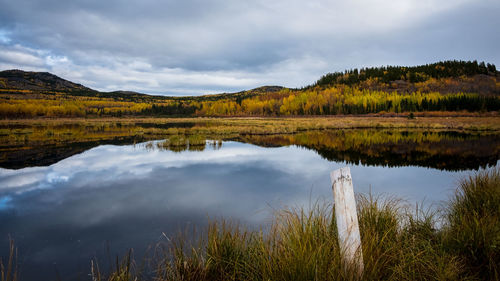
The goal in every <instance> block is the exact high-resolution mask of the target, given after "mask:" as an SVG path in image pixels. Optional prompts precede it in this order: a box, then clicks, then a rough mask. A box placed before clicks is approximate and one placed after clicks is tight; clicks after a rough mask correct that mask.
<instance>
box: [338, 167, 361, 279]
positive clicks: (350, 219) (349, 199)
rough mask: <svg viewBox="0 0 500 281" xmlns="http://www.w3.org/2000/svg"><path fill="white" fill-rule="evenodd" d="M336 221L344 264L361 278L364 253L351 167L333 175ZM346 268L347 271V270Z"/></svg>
mask: <svg viewBox="0 0 500 281" xmlns="http://www.w3.org/2000/svg"><path fill="white" fill-rule="evenodd" d="M330 176H331V179H332V189H333V198H334V201H335V219H336V221H337V229H338V235H339V246H340V250H341V253H342V254H343V262H344V265H345V266H346V267H347V268H350V269H355V270H356V271H357V272H358V274H359V277H361V275H362V274H363V267H364V265H363V252H362V250H361V236H360V234H359V223H358V215H357V212H356V201H355V199H354V190H353V187H352V178H351V171H350V170H349V167H345V168H342V169H339V170H335V171H333V172H332V173H331V174H330ZM347 268H346V269H347Z"/></svg>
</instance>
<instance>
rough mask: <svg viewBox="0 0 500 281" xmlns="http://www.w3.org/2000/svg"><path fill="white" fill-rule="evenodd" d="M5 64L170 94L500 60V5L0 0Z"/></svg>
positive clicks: (450, 0) (0, 49) (475, 0)
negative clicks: (368, 69) (373, 69)
mask: <svg viewBox="0 0 500 281" xmlns="http://www.w3.org/2000/svg"><path fill="white" fill-rule="evenodd" d="M0 7H1V9H0V70H5V69H12V68H18V69H23V70H31V71H49V72H52V73H54V74H56V75H58V76H61V77H63V78H65V79H68V80H71V81H74V82H78V83H81V84H84V85H86V86H88V87H91V88H94V89H97V90H103V91H114V90H133V91H140V92H144V93H150V94H162V95H200V94H207V93H218V92H233V91H239V90H245V89H250V88H254V87H258V86H262V85H282V86H287V87H301V86H305V85H308V84H311V83H313V82H314V81H315V80H317V79H318V78H319V77H320V76H321V75H322V74H324V73H327V72H332V71H342V70H344V69H346V68H354V67H358V68H359V67H363V66H380V65H388V64H390V65H416V64H424V63H430V62H435V61H438V60H447V59H463V60H473V59H477V60H480V61H483V60H484V61H487V62H490V63H494V64H496V65H499V64H500V51H499V46H500V31H499V26H500V17H499V15H500V1H498V0H397V1H387V0H354V1H340V0H308V1H302V0H286V1H285V0H273V1H267V0H253V1H249V0H231V1H229V0H133V1H118V0H108V1H102V0H71V1H69V0H68V1H61V0H16V1H12V0H0Z"/></svg>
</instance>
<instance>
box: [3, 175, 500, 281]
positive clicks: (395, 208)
mask: <svg viewBox="0 0 500 281" xmlns="http://www.w3.org/2000/svg"><path fill="white" fill-rule="evenodd" d="M357 207H358V216H359V224H360V231H361V240H362V250H363V260H364V271H363V275H362V276H359V275H358V274H357V269H356V268H354V267H346V266H345V265H344V264H343V262H342V258H341V256H342V255H341V251H340V249H339V245H338V238H337V227H336V223H335V217H334V216H332V214H333V206H332V205H331V204H329V203H326V202H316V203H315V204H313V206H311V207H309V208H307V209H305V208H291V209H285V210H282V211H279V212H277V213H276V214H275V216H274V220H273V222H272V225H271V226H270V227H268V228H265V229H263V230H258V231H256V230H248V229H246V228H245V227H243V226H241V225H238V224H234V223H231V222H228V221H225V220H217V221H213V222H210V224H209V227H208V228H207V229H206V231H205V232H204V234H201V235H199V236H196V235H195V236H196V237H199V238H197V239H188V238H186V236H178V237H177V238H174V239H172V240H169V242H168V243H167V244H166V245H163V246H162V247H157V248H156V251H155V254H154V255H153V256H154V257H153V258H152V262H151V266H150V267H149V269H148V271H147V272H145V271H143V272H140V271H136V270H133V268H134V266H133V264H134V263H133V260H131V257H130V254H129V255H128V256H127V257H125V258H124V259H123V261H122V262H121V263H119V262H118V261H117V265H116V269H115V270H114V271H113V272H112V273H110V274H109V275H104V274H102V273H101V272H100V271H99V269H98V266H97V265H96V264H95V263H93V266H92V273H93V280H96V281H97V280H99V281H101V280H109V281H122V280H123V281H125V280H155V281H161V280H186V281H187V280H360V279H361V280H499V272H500V169H498V168H497V169H495V170H490V171H488V172H481V173H478V174H476V175H474V176H471V177H469V178H466V179H464V180H463V181H462V182H461V183H460V185H459V186H458V188H457V191H456V194H455V196H454V197H453V198H451V200H450V202H449V204H448V205H446V207H444V208H443V209H442V210H438V211H429V210H426V209H423V208H421V207H420V206H417V208H408V207H407V206H406V205H405V204H404V203H403V202H401V201H399V200H396V199H393V198H388V197H374V196H371V195H358V196H357ZM9 264H10V263H9ZM3 272H4V271H3V267H2V274H3ZM2 276H3V275H2ZM2 280H3V279H2ZM6 280H15V279H6Z"/></svg>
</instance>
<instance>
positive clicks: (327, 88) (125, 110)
mask: <svg viewBox="0 0 500 281" xmlns="http://www.w3.org/2000/svg"><path fill="white" fill-rule="evenodd" d="M499 110H500V81H499V73H498V71H497V70H496V67H495V65H493V64H489V63H484V62H481V63H478V62H477V61H472V62H471V61H445V62H438V63H434V64H427V65H422V66H414V67H401V66H386V67H376V68H362V69H359V70H358V69H352V70H346V71H344V72H335V73H329V74H326V75H324V76H323V77H321V78H320V79H319V80H318V81H317V82H316V83H314V84H312V85H310V86H307V87H303V88H301V89H289V88H283V87H279V86H266V87H260V88H257V89H253V90H250V91H243V92H238V93H231V94H218V95H205V96H193V97H166V96H150V95H145V94H140V93H135V92H124V91H116V92H110V93H103V92H98V91H95V90H92V89H89V88H86V87H84V86H82V85H79V84H75V83H72V82H70V81H67V80H64V79H61V78H59V77H57V76H55V75H52V74H50V73H36V72H23V71H19V70H15V71H3V72H0V117H1V118H35V117H99V116H124V115H127V116H131V115H133V116H290V115H336V114H367V113H381V112H394V113H401V112H422V111H470V112H489V111H499Z"/></svg>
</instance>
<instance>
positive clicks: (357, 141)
mask: <svg viewBox="0 0 500 281" xmlns="http://www.w3.org/2000/svg"><path fill="white" fill-rule="evenodd" d="M142 125H143V127H139V126H137V125H135V124H128V125H118V124H114V125H113V124H111V125H107V126H98V127H93V126H91V127H85V126H78V125H75V126H73V127H71V126H70V127H67V126H62V127H57V126H56V127H32V128H31V127H28V128H17V127H15V128H9V129H8V130H9V131H8V132H9V133H8V134H4V135H3V137H2V135H1V134H0V140H3V141H4V142H3V143H0V151H1V152H2V154H1V157H0V167H4V168H9V169H18V168H24V167H30V166H39V165H50V164H53V163H57V162H58V161H60V160H62V159H65V158H67V157H70V156H71V155H74V154H78V153H82V152H83V151H86V150H87V149H90V148H92V147H96V146H98V145H102V144H133V143H138V142H143V141H147V140H155V139H165V141H163V142H159V143H156V144H155V147H156V148H161V149H165V150H170V151H175V152H181V151H185V150H190V151H203V150H204V149H205V146H206V139H218V140H219V142H220V141H221V140H236V141H240V142H245V143H251V144H256V145H259V146H264V147H279V146H289V145H297V146H301V147H305V148H308V149H311V150H314V151H316V152H318V153H319V154H320V155H321V156H322V157H324V158H325V159H327V160H330V161H345V162H347V163H349V164H363V165H374V166H388V167H401V166H421V167H429V168H437V169H442V170H453V171H456V170H469V169H479V168H486V167H488V166H492V165H495V164H496V162H497V160H498V159H499V158H500V134H495V133H488V132H486V133H485V132H482V133H478V132H475V133H474V132H472V133H471V132H469V133H464V132H454V131H432V130H430V131H429V130H378V129H351V130H321V131H314V130H313V131H305V132H300V133H295V134H272V135H256V134H243V133H236V134H234V133H232V134H222V135H221V134H214V133H211V131H210V130H208V129H207V128H202V129H200V128H198V129H190V128H191V127H190V126H194V125H193V124H183V123H180V124H177V127H175V126H174V127H169V126H170V125H169V124H163V127H162V126H160V127H152V126H153V125H154V124H149V125H148V126H145V125H147V124H142ZM144 126H145V127H144ZM182 126H185V127H182ZM167 127H168V128H167ZM179 128H181V129H182V130H183V131H179V130H181V129H179ZM185 128H187V129H185ZM195 128H197V127H195ZM4 130H6V129H4ZM144 130H147V131H144ZM0 131H1V129H0ZM0 133H1V132H0Z"/></svg>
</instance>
